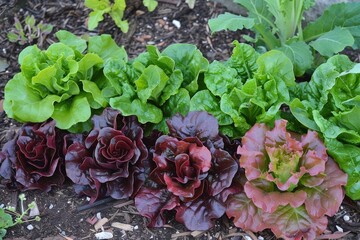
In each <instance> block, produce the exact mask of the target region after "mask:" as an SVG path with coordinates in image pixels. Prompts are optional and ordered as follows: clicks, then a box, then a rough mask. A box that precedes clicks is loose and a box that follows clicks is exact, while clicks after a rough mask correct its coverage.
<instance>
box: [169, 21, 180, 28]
mask: <svg viewBox="0 0 360 240" xmlns="http://www.w3.org/2000/svg"><path fill="white" fill-rule="evenodd" d="M171 23H172V24H174V26H175V27H177V28H178V29H180V27H181V23H180V22H179V21H178V20H175V19H174V20H172V22H171Z"/></svg>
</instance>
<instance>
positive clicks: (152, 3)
mask: <svg viewBox="0 0 360 240" xmlns="http://www.w3.org/2000/svg"><path fill="white" fill-rule="evenodd" d="M143 3H144V6H145V7H147V9H148V10H149V12H152V11H154V10H155V8H156V7H157V5H158V3H157V1H156V0H143Z"/></svg>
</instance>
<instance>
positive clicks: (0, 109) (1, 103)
mask: <svg viewBox="0 0 360 240" xmlns="http://www.w3.org/2000/svg"><path fill="white" fill-rule="evenodd" d="M3 102H4V100H3V99H1V100H0V113H2V112H3V111H4V105H3Z"/></svg>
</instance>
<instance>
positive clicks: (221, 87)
mask: <svg viewBox="0 0 360 240" xmlns="http://www.w3.org/2000/svg"><path fill="white" fill-rule="evenodd" d="M237 75H238V73H237V71H236V70H235V69H234V68H231V67H228V66H226V65H224V64H223V63H220V62H218V61H214V62H212V63H211V64H210V66H209V70H208V71H207V72H206V73H205V79H204V82H205V84H206V87H207V88H208V89H209V90H210V91H211V93H212V94H214V95H215V96H219V97H221V96H222V95H224V94H225V93H230V91H231V90H232V89H233V88H234V87H237V88H240V87H241V86H242V83H241V79H239V78H238V76H237Z"/></svg>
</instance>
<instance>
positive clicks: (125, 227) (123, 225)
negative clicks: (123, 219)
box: [111, 222, 134, 232]
mask: <svg viewBox="0 0 360 240" xmlns="http://www.w3.org/2000/svg"><path fill="white" fill-rule="evenodd" d="M111 226H112V227H114V228H119V229H122V230H124V231H130V232H132V231H134V226H132V225H130V224H126V223H120V222H113V223H111Z"/></svg>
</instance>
